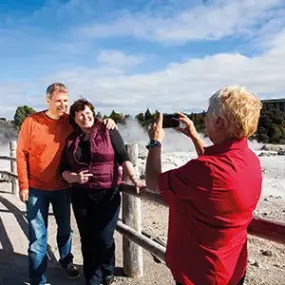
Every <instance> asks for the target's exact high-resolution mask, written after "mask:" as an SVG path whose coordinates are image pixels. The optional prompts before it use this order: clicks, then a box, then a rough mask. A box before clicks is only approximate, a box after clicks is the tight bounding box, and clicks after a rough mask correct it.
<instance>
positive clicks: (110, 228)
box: [71, 189, 121, 285]
mask: <svg viewBox="0 0 285 285" xmlns="http://www.w3.org/2000/svg"><path fill="white" fill-rule="evenodd" d="M94 191H96V190H94ZM71 201H72V206H73V211H74V215H75V218H76V222H77V226H78V230H79V233H80V237H81V249H82V255H83V270H84V276H85V278H86V284H87V285H99V284H101V281H102V279H103V278H104V277H105V276H107V275H113V274H114V268H115V243H114V231H115V228H116V225H117V221H118V217H119V211H120V202H121V196H120V194H119V193H117V194H116V195H115V196H114V197H112V199H110V195H107V196H106V197H104V198H102V199H100V200H99V201H98V200H97V199H95V200H94V199H93V197H92V196H90V194H89V192H88V190H85V189H84V190H82V189H72V191H71Z"/></svg>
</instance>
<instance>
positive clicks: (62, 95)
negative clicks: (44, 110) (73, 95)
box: [47, 92, 68, 116]
mask: <svg viewBox="0 0 285 285" xmlns="http://www.w3.org/2000/svg"><path fill="white" fill-rule="evenodd" d="M47 104H48V109H49V111H50V112H51V113H52V114H54V115H56V116H62V115H63V114H64V113H66V112H67V107H68V93H66V92H54V93H53V95H52V96H51V98H47Z"/></svg>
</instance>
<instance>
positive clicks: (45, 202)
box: [26, 189, 73, 285]
mask: <svg viewBox="0 0 285 285" xmlns="http://www.w3.org/2000/svg"><path fill="white" fill-rule="evenodd" d="M50 204H51V205H52V208H53V213H54V217H55V219H56V223H57V237H56V239H57V246H58V251H59V255H60V260H59V262H60V264H61V265H62V266H63V267H66V266H67V264H69V263H71V262H72V260H73V256H72V254H71V226H70V193H69V190H68V189H64V190H49V191H47V190H39V189H30V191H29V199H28V201H27V203H26V205H27V219H28V222H29V275H30V284H31V285H41V284H46V275H45V272H46V269H47V249H48V243H47V237H48V235H47V234H48V229H47V226H48V209H49V205H50Z"/></svg>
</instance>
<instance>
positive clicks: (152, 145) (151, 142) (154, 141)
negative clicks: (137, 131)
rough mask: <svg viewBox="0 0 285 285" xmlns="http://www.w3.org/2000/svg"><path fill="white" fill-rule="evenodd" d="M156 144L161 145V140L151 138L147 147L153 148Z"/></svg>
mask: <svg viewBox="0 0 285 285" xmlns="http://www.w3.org/2000/svg"><path fill="white" fill-rule="evenodd" d="M155 146H158V147H161V143H160V142H159V141H156V140H151V141H150V142H149V143H148V144H147V145H146V146H145V147H146V148H147V149H150V148H153V147H155Z"/></svg>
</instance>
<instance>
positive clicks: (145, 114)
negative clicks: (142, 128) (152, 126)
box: [144, 108, 152, 121]
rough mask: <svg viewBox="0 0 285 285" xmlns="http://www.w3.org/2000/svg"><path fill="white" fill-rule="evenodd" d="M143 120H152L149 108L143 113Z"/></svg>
mask: <svg viewBox="0 0 285 285" xmlns="http://www.w3.org/2000/svg"><path fill="white" fill-rule="evenodd" d="M144 119H145V120H146V121H148V120H151V119H152V113H151V112H150V110H149V108H147V109H146V111H145V113H144Z"/></svg>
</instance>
